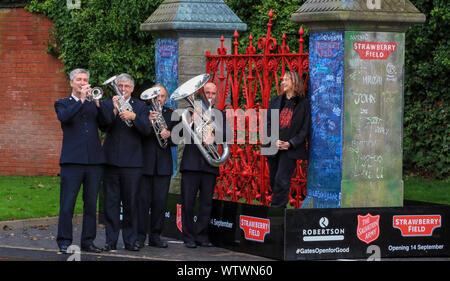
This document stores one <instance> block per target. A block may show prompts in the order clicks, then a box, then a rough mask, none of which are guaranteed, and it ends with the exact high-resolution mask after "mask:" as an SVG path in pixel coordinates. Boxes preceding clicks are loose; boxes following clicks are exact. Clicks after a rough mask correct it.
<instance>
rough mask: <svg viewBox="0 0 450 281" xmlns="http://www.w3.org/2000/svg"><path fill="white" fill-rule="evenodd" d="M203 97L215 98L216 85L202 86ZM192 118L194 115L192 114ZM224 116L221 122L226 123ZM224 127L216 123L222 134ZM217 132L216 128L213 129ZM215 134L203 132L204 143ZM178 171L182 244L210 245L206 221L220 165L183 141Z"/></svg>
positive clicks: (189, 245) (208, 217)
mask: <svg viewBox="0 0 450 281" xmlns="http://www.w3.org/2000/svg"><path fill="white" fill-rule="evenodd" d="M203 89H204V96H202V95H200V96H202V99H203V101H202V102H205V103H207V102H206V100H209V101H212V103H213V104H214V102H215V101H216V96H217V87H216V85H215V84H214V83H211V82H208V83H206V84H205V86H204V88H203ZM192 118H195V117H194V116H193V117H192ZM225 120H226V119H225V117H223V121H224V124H225V123H226V121H225ZM224 128H225V127H224V126H222V127H221V128H220V126H218V128H216V130H220V129H222V132H223V136H225V132H226V131H225V129H224ZM216 133H217V131H216ZM213 140H214V135H212V136H204V139H203V141H204V142H205V143H211V142H212V141H213ZM180 172H181V173H182V175H181V205H182V206H181V225H182V228H183V241H184V245H185V246H186V247H188V248H196V247H197V245H199V246H202V247H211V246H212V244H211V242H209V239H208V224H209V220H210V216H211V209H212V197H213V192H214V186H215V185H216V178H217V176H219V168H218V167H213V166H211V165H210V164H209V163H208V162H207V161H206V160H205V158H204V157H203V155H202V154H201V153H200V150H199V149H198V147H197V145H196V144H193V143H192V144H186V146H185V148H184V151H183V158H182V160H181V164H180ZM198 192H199V211H198V214H197V222H196V226H195V230H194V205H195V201H196V197H197V193H198Z"/></svg>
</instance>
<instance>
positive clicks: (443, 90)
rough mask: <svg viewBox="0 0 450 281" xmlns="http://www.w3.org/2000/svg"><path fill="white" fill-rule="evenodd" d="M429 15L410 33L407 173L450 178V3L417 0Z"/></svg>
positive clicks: (407, 54)
mask: <svg viewBox="0 0 450 281" xmlns="http://www.w3.org/2000/svg"><path fill="white" fill-rule="evenodd" d="M411 2H412V3H413V4H414V5H415V6H416V7H417V8H418V9H419V10H420V11H421V12H422V13H424V14H425V15H426V17H427V20H426V23H425V24H422V25H414V26H413V27H411V28H410V29H409V30H408V32H407V34H406V48H405V49H406V51H405V107H404V142H403V149H404V156H403V165H404V169H405V173H414V174H418V175H422V176H432V177H437V178H446V177H448V176H449V172H450V149H449V141H450V125H449V122H448V119H449V117H448V114H449V112H448V111H449V102H450V100H449V97H450V96H449V88H448V85H449V76H450V73H449V69H450V53H449V51H448V50H449V47H450V37H449V35H448V29H449V28H450V25H449V23H450V6H449V5H448V1H447V0H434V1H432V0H413V1H411Z"/></svg>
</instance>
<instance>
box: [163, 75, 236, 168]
mask: <svg viewBox="0 0 450 281" xmlns="http://www.w3.org/2000/svg"><path fill="white" fill-rule="evenodd" d="M208 80H209V74H201V75H198V76H196V77H194V78H191V79H190V80H188V81H187V82H185V83H184V84H182V85H181V86H180V87H178V88H177V89H176V90H175V91H174V92H173V93H172V95H171V96H170V99H171V100H174V101H178V100H181V99H184V100H186V101H187V102H188V103H189V104H190V106H191V108H190V109H189V110H185V111H184V113H183V114H182V123H183V127H184V128H185V129H186V130H187V131H188V132H189V134H190V135H191V137H192V138H193V139H194V143H195V144H196V145H197V147H198V149H199V150H200V153H201V154H202V156H203V157H204V158H205V160H206V161H207V162H208V163H209V164H210V165H211V166H213V167H219V166H220V165H222V164H223V163H225V161H226V160H227V158H228V156H229V154H230V148H229V147H228V144H226V143H223V145H222V146H223V151H222V154H220V153H219V145H218V144H217V143H215V142H214V143H212V144H204V142H203V136H205V135H210V134H211V133H212V132H213V131H214V129H215V128H216V124H215V123H214V121H213V120H212V118H211V101H209V104H210V105H209V107H208V108H206V109H203V110H202V109H198V108H196V106H195V99H194V97H193V96H194V94H195V93H196V92H197V91H198V90H199V89H200V88H202V87H203V86H204V85H205V84H206V82H208ZM202 105H203V103H202ZM190 111H193V112H194V113H195V114H196V115H197V118H194V122H195V125H194V130H192V129H191V125H192V123H190V122H189V121H188V120H190V118H189V113H190Z"/></svg>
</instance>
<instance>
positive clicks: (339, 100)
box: [307, 31, 344, 208]
mask: <svg viewBox="0 0 450 281" xmlns="http://www.w3.org/2000/svg"><path fill="white" fill-rule="evenodd" d="M309 44H310V48H309V49H310V50H311V51H310V54H309V60H310V61H309V62H310V77H311V78H310V89H309V92H310V101H311V120H312V125H311V126H312V128H311V142H310V146H309V148H310V156H309V159H310V162H309V167H308V173H307V175H308V189H309V190H308V196H310V197H312V198H313V207H314V208H326V207H339V205H340V182H341V158H342V114H343V97H342V94H343V83H344V63H343V61H344V32H336V31H330V32H311V34H310V41H309Z"/></svg>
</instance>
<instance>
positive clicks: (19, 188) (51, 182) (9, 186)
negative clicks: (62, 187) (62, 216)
mask: <svg viewBox="0 0 450 281" xmlns="http://www.w3.org/2000/svg"><path fill="white" fill-rule="evenodd" d="M81 194H82V191H80V193H79V194H78V199H77V204H76V206H75V213H81V212H82V208H83V207H82V206H83V201H82V199H81V196H82V195H81ZM58 214H59V177H21V176H0V220H10V219H14V220H19V219H25V218H41V217H47V216H48V217H51V216H57V215H58Z"/></svg>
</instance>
